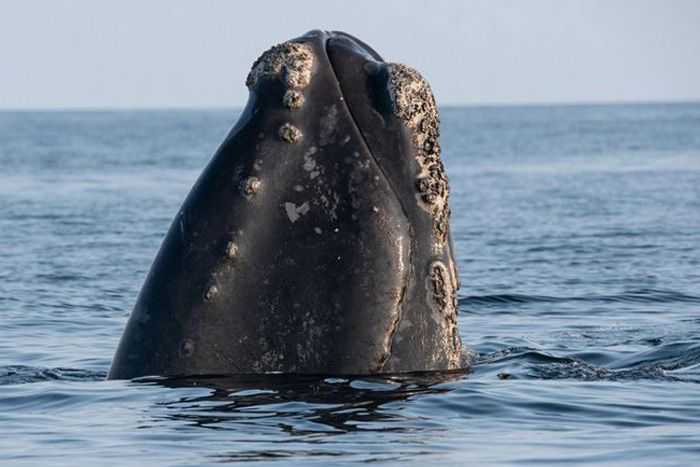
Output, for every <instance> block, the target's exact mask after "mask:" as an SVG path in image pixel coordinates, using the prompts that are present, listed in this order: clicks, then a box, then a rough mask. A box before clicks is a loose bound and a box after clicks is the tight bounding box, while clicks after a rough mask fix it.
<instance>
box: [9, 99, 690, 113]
mask: <svg viewBox="0 0 700 467" xmlns="http://www.w3.org/2000/svg"><path fill="white" fill-rule="evenodd" d="M693 104H700V98H697V99H696V98H691V99H649V100H612V99H611V100H599V101H551V102H546V101H545V102H541V101H540V102H527V101H525V102H471V103H447V104H438V108H442V109H455V108H475V109H478V108H523V107H589V106H590V107H595V106H600V107H605V106H635V105H639V106H644V105H693ZM244 107H245V104H243V105H228V106H224V105H222V106H209V105H202V106H198V105H195V106H187V105H183V106H179V105H167V106H131V107H130V106H124V107H117V106H104V107H97V106H96V107H92V106H84V107H82V106H79V107H0V113H23V112H26V113H30V112H36V113H52V112H56V113H62V112H65V113H68V112H76V113H79V112H85V113H89V112H95V113H100V112H114V113H118V112H125V113H126V112H224V111H230V110H239V111H240V110H242V109H243V108H244Z"/></svg>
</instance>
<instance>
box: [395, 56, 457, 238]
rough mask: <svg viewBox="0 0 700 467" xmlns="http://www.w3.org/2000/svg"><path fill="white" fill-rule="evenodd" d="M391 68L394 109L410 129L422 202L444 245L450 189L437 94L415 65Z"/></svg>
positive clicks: (447, 223) (401, 65)
mask: <svg viewBox="0 0 700 467" xmlns="http://www.w3.org/2000/svg"><path fill="white" fill-rule="evenodd" d="M388 69H389V83H388V86H389V92H390V93H391V97H392V102H393V103H394V111H395V113H396V116H397V117H398V118H400V119H401V120H403V121H404V122H405V123H406V125H407V126H408V128H409V129H410V131H411V137H412V140H413V144H414V146H415V150H416V154H415V155H416V160H417V161H418V164H419V166H420V167H421V173H420V174H418V180H417V181H416V187H417V188H418V191H419V203H420V204H421V206H422V207H423V208H424V209H426V210H428V211H429V212H431V213H432V215H433V218H434V220H435V221H434V234H435V239H436V241H437V243H438V244H439V245H444V243H445V241H446V239H447V233H448V232H449V219H450V210H449V207H448V198H449V191H450V190H449V185H448V183H447V174H446V173H445V167H444V166H443V164H442V161H441V160H440V143H439V137H440V119H439V117H438V112H437V107H436V105H435V98H434V97H433V93H432V91H431V89H430V85H429V84H428V82H427V81H426V80H425V79H423V77H422V76H421V75H420V74H419V73H418V72H417V71H416V70H414V69H413V68H411V67H409V66H407V65H403V64H398V63H391V64H389V65H388Z"/></svg>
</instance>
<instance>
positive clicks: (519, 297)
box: [459, 289, 700, 306]
mask: <svg viewBox="0 0 700 467" xmlns="http://www.w3.org/2000/svg"><path fill="white" fill-rule="evenodd" d="M563 302H590V303H677V302H682V303H700V295H693V294H686V293H682V292H675V291H672V290H660V289H638V290H629V291H626V292H622V293H619V294H612V295H586V296H570V297H555V296H548V295H527V294H516V293H513V294H492V295H469V296H467V297H461V298H460V299H459V305H460V306H470V305H502V304H506V305H509V304H529V303H563Z"/></svg>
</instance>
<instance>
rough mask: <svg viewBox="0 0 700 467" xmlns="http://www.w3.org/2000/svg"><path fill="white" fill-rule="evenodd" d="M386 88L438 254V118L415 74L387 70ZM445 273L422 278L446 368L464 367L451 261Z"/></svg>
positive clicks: (444, 191)
mask: <svg viewBox="0 0 700 467" xmlns="http://www.w3.org/2000/svg"><path fill="white" fill-rule="evenodd" d="M387 69H388V72H389V80H388V83H387V86H388V89H389V93H390V96H391V101H392V103H393V108H394V113H395V115H396V117H398V118H399V119H400V120H402V121H403V122H404V123H405V124H406V126H407V127H408V129H409V131H410V134H411V141H412V143H413V147H414V151H415V153H414V155H415V158H416V161H417V163H418V166H419V167H420V173H418V174H417V180H416V188H417V192H418V194H417V203H418V205H419V206H421V207H422V208H423V209H425V210H427V211H428V212H430V213H431V215H432V217H433V238H434V241H435V243H434V245H435V252H436V253H438V254H442V252H443V251H444V249H445V247H446V245H447V240H448V235H449V231H450V227H449V222H450V208H449V203H448V201H449V184H448V180H447V174H446V172H445V167H444V165H443V163H442V161H441V160H440V143H439V138H440V118H439V115H438V111H437V106H436V104H435V98H434V96H433V93H432V90H431V88H430V85H429V84H428V82H427V81H426V80H425V79H424V78H423V77H422V76H421V75H420V73H418V72H417V71H416V70H415V69H413V68H411V67H409V66H407V65H403V64H397V63H389V64H388V65H387ZM449 263H450V269H448V267H447V266H446V265H445V263H443V262H442V261H440V260H437V261H434V262H433V263H432V264H431V265H430V267H429V271H428V273H427V280H426V288H427V294H428V297H427V301H428V305H429V306H430V308H431V310H432V312H433V319H434V320H435V321H436V322H440V321H442V322H443V324H442V325H440V329H442V332H444V339H445V340H446V341H447V342H446V344H447V348H449V349H450V351H449V352H447V354H446V355H445V357H446V358H447V360H448V361H449V366H450V367H451V368H462V367H464V366H467V365H468V364H467V362H466V358H467V354H466V353H465V351H464V349H463V346H462V342H461V339H460V337H459V330H458V328H457V310H458V307H457V290H458V288H459V284H458V281H457V279H456V271H452V269H454V268H455V267H456V266H455V265H454V261H452V260H450V261H449Z"/></svg>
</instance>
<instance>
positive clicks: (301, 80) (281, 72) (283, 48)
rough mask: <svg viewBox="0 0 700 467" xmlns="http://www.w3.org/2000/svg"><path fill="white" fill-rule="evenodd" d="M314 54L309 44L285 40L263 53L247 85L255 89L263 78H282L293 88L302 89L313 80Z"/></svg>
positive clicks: (254, 65)
mask: <svg viewBox="0 0 700 467" xmlns="http://www.w3.org/2000/svg"><path fill="white" fill-rule="evenodd" d="M313 65H314V56H313V53H312V52H311V50H310V49H309V46H308V45H306V44H300V43H297V42H284V43H282V44H278V45H276V46H274V47H272V48H270V49H269V50H268V51H266V52H265V53H263V54H262V55H261V56H260V57H259V58H258V59H257V60H256V61H255V63H253V67H252V68H251V70H250V73H249V74H248V78H247V79H246V82H245V84H246V86H248V89H250V90H253V89H254V88H255V86H256V85H257V83H258V81H259V80H260V79H262V78H272V79H274V78H281V79H282V80H283V81H284V83H285V84H286V85H287V86H288V87H290V88H292V89H300V88H303V87H305V86H307V85H308V84H309V82H310V81H311V72H312V70H313Z"/></svg>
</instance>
